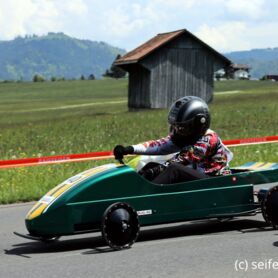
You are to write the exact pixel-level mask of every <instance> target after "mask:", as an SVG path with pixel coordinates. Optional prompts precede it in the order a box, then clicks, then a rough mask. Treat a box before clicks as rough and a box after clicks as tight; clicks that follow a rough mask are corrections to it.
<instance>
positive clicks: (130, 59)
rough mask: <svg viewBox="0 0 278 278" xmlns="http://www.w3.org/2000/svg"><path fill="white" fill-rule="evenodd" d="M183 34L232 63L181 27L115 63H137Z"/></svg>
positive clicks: (162, 34) (129, 53) (151, 41)
mask: <svg viewBox="0 0 278 278" xmlns="http://www.w3.org/2000/svg"><path fill="white" fill-rule="evenodd" d="M182 34H187V35H189V36H190V37H191V38H193V39H195V40H197V41H198V42H200V43H201V44H202V45H204V46H205V47H207V48H208V49H209V50H211V51H212V52H213V53H214V54H216V55H217V56H219V57H220V58H221V59H223V60H224V61H225V62H226V63H228V64H231V61H230V60H229V59H228V58H226V57H225V56H223V55H222V54H220V53H219V52H217V51H216V50H215V49H213V48H212V47H210V46H209V45H207V44H206V43H204V42H203V41H201V40H200V39H199V38H197V37H196V36H194V35H193V34H192V33H190V32H189V31H187V30H186V29H181V30H177V31H173V32H168V33H161V34H157V35H156V36H155V37H153V38H151V39H150V40H148V41H147V42H145V43H143V44H142V45H140V46H138V47H137V48H135V49H134V50H132V51H130V52H128V53H126V54H125V55H123V56H122V57H121V58H120V59H118V60H116V61H115V62H114V65H125V64H133V63H137V62H138V61H139V60H141V59H143V58H145V57H146V56H147V55H149V54H150V53H152V52H153V51H155V50H156V49H158V48H160V47H162V46H163V45H165V44H166V43H168V42H170V41H172V40H173V39H175V38H177V37H179V36H180V35H182Z"/></svg>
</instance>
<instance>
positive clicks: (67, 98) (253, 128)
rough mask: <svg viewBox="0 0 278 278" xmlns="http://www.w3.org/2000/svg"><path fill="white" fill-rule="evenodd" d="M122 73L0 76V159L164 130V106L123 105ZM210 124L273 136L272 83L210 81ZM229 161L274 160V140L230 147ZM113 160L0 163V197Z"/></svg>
mask: <svg viewBox="0 0 278 278" xmlns="http://www.w3.org/2000/svg"><path fill="white" fill-rule="evenodd" d="M127 88H128V81H127V79H123V80H112V79H105V80H94V81H64V82H43V83H32V82H30V83H0V160H6V159H16V158H25V157H38V156H47V155H59V154H70V153H85V152H93V151H103V150H112V149H113V147H114V146H115V145H116V144H124V145H127V144H135V143H138V142H142V141H145V140H150V139H157V138H160V137H162V136H165V135H167V132H168V125H167V113H168V110H167V109H157V110H148V109H144V110H140V111H136V112H134V111H133V112H129V111H128V108H127ZM209 106H210V110H211V114H212V126H211V127H212V129H214V130H216V131H217V132H218V133H219V135H220V136H221V138H222V139H223V140H225V139H236V138H246V137H261V136H266V135H278V117H277V110H278V82H268V81H221V82H219V81H218V82H215V95H214V99H213V102H212V103H211V104H210V105H209ZM232 151H233V152H234V160H233V162H232V165H240V164H243V163H246V162H248V161H266V162H278V159H277V157H278V145H277V144H262V145H256V146H245V147H243V146H242V147H236V148H232ZM111 161H113V160H103V161H97V162H95V161H90V162H78V163H77V162H76V163H64V164H59V165H58V164H57V165H44V166H30V167H20V168H13V169H0V203H4V204H5V203H12V202H21V201H30V200H36V199H38V198H40V197H41V195H42V194H44V193H46V192H47V191H48V190H49V189H50V188H52V187H54V186H55V185H57V184H58V183H60V182H62V181H63V180H65V179H67V178H69V177H70V176H72V175H74V174H76V173H78V172H80V171H83V170H85V169H88V168H90V167H94V166H96V165H99V164H103V163H107V162H111Z"/></svg>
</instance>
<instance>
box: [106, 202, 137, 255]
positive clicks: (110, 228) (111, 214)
mask: <svg viewBox="0 0 278 278" xmlns="http://www.w3.org/2000/svg"><path fill="white" fill-rule="evenodd" d="M139 230H140V225H139V220H138V215H137V212H136V211H135V210H134V209H133V208H132V207H131V206H130V205H129V204H127V203H115V204H112V205H111V206H109V207H108V208H107V209H106V211H105V212H104V214H103V217H102V223H101V232H102V237H103V238H104V240H105V241H106V243H107V244H108V245H109V246H110V247H111V248H112V249H114V250H121V249H124V248H129V247H131V245H132V244H133V243H134V242H135V241H136V239H137V237H138V235H139Z"/></svg>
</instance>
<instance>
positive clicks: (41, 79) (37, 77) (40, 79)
mask: <svg viewBox="0 0 278 278" xmlns="http://www.w3.org/2000/svg"><path fill="white" fill-rule="evenodd" d="M44 81H45V80H44V77H43V76H42V75H39V74H35V75H34V76H33V82H44Z"/></svg>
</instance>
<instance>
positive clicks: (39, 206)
mask: <svg viewBox="0 0 278 278" xmlns="http://www.w3.org/2000/svg"><path fill="white" fill-rule="evenodd" d="M117 166H118V165H116V164H114V163H113V164H112V163H111V164H106V165H102V166H98V167H95V168H92V169H89V170H87V171H84V172H82V173H80V174H78V175H76V176H73V177H71V178H69V179H67V180H66V181H64V182H62V183H61V184H59V185H57V186H56V187H54V188H53V189H51V190H50V191H49V192H47V193H46V194H45V195H44V196H43V197H42V198H41V199H40V200H39V201H38V202H37V203H36V204H35V205H34V206H33V207H32V209H31V210H30V211H29V212H28V213H27V216H26V219H28V220H31V219H33V218H35V217H38V216H39V215H41V214H42V213H43V212H44V211H46V210H47V209H48V207H49V206H50V205H51V204H52V203H53V202H54V201H55V200H57V199H58V197H60V196H62V195H63V194H64V193H65V192H67V191H68V190H69V189H70V188H72V187H73V186H75V185H77V184H78V183H79V182H81V181H83V180H85V179H87V178H89V177H92V176H94V175H96V174H99V173H102V172H104V171H106V170H108V169H112V168H116V167H117Z"/></svg>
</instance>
